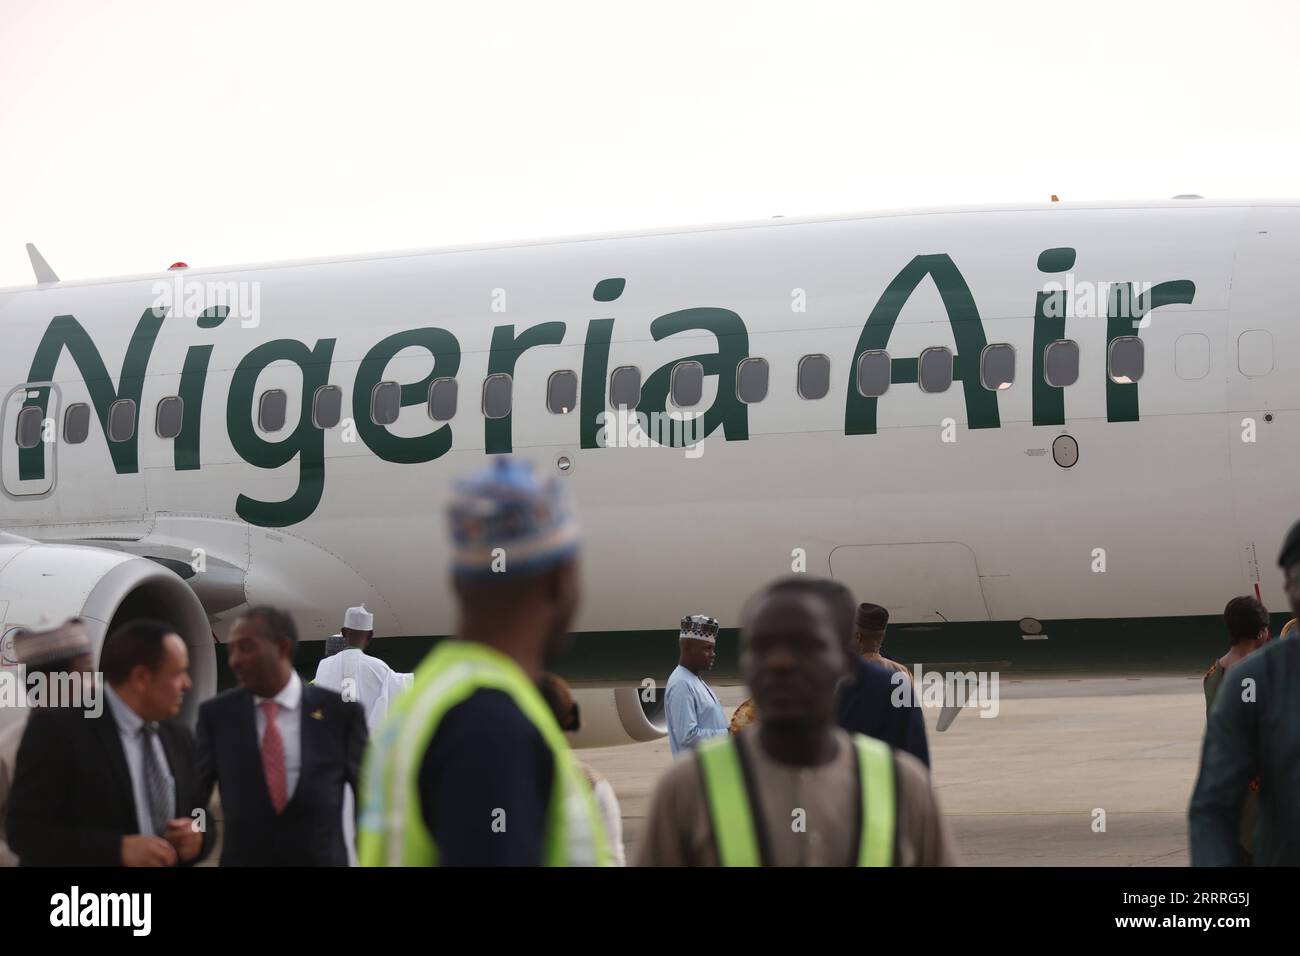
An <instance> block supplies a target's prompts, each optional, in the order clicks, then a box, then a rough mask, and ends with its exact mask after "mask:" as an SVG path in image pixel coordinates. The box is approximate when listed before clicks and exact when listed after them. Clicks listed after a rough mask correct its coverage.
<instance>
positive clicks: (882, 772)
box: [695, 734, 897, 866]
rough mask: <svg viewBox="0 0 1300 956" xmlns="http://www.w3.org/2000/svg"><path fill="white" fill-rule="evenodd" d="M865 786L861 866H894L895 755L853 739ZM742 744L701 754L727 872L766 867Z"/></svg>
mask: <svg viewBox="0 0 1300 956" xmlns="http://www.w3.org/2000/svg"><path fill="white" fill-rule="evenodd" d="M852 736H853V744H854V751H855V752H856V754H857V758H858V759H857V764H858V777H859V780H860V781H861V786H860V788H859V789H860V790H861V794H862V797H861V799H862V818H861V825H860V827H859V829H860V831H861V837H860V838H859V841H858V863H857V865H858V866H892V865H893V863H894V832H895V825H896V824H895V817H896V812H897V811H896V807H895V796H894V755H893V753H892V752H891V750H890V748H889V746H888V745H887V744H885V743H884V742H882V741H879V740H875V739H873V738H871V737H865V736H863V735H862V734H853V735H852ZM738 746H739V744H737V743H736V742H735V741H734V740H733V739H732V738H730V737H715V738H713V739H712V740H706V741H704V742H703V743H701V744H700V745H699V746H698V747H697V748H696V749H695V753H696V759H697V760H698V761H699V766H700V774H701V776H703V778H704V790H705V793H706V794H707V797H708V804H709V819H710V822H711V825H712V827H713V838H714V841H715V842H716V844H717V848H718V862H719V864H720V865H722V866H762V865H763V862H764V861H763V859H762V852H761V850H760V844H759V840H758V830H757V829H756V821H755V820H754V814H753V812H752V810H751V807H752V806H753V803H754V801H752V800H751V799H750V797H749V790H748V788H747V787H746V785H745V774H744V772H743V770H742V768H741V755H740V754H739V753H738V750H737V748H738Z"/></svg>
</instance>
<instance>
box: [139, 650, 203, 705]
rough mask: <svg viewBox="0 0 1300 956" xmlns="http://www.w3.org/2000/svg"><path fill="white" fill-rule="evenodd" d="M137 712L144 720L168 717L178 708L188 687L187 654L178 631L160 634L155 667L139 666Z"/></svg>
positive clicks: (188, 659)
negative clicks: (159, 660)
mask: <svg viewBox="0 0 1300 956" xmlns="http://www.w3.org/2000/svg"><path fill="white" fill-rule="evenodd" d="M132 677H133V678H134V679H139V680H140V681H141V683H140V685H139V689H140V710H141V713H140V716H141V717H143V718H144V719H145V720H170V719H171V718H173V717H175V716H176V715H177V714H179V713H180V712H181V704H183V703H184V702H185V694H186V692H187V691H188V690H189V689H190V687H191V686H192V685H191V682H190V655H189V651H188V650H186V648H185V642H184V641H183V640H181V638H180V635H178V634H168V635H167V636H166V637H164V638H163V659H162V663H161V664H159V665H158V668H157V670H154V671H150V670H149V669H148V668H147V667H139V668H137V669H136V672H135V674H133V675H132Z"/></svg>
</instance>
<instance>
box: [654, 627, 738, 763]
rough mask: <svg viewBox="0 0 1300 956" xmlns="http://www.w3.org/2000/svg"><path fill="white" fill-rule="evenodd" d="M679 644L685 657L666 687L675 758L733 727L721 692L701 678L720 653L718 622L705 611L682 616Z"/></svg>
mask: <svg viewBox="0 0 1300 956" xmlns="http://www.w3.org/2000/svg"><path fill="white" fill-rule="evenodd" d="M677 643H678V647H679V648H680V651H681V656H680V657H679V658H678V661H677V666H676V667H675V668H674V669H673V672H672V673H671V674H669V675H668V686H667V687H666V688H665V690H664V716H665V718H666V720H667V722H668V746H669V747H670V748H671V749H672V752H673V756H674V757H676V756H677V755H678V754H680V753H682V752H683V751H685V750H689V749H691V748H692V747H694V746H695V745H696V744H697V743H699V742H700V741H701V740H705V739H707V738H709V737H718V736H722V735H725V734H726V733H727V732H728V728H729V724H728V722H727V715H726V712H725V711H723V709H722V704H721V702H719V700H718V695H717V694H715V693H714V692H713V689H712V688H711V687H709V685H708V684H706V683H704V680H703V678H701V677H700V674H702V673H704V672H705V671H707V670H709V669H710V668H712V667H713V662H714V660H715V659H716V658H717V656H718V622H717V621H716V620H714V619H713V618H711V617H706V616H705V615H703V614H691V615H688V616H686V617H684V618H682V624H681V629H680V630H679V631H678V641H677Z"/></svg>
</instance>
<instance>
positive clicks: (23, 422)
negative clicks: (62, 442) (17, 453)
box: [16, 405, 42, 448]
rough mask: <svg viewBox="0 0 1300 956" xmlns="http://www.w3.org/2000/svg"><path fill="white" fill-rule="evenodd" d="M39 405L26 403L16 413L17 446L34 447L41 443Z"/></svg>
mask: <svg viewBox="0 0 1300 956" xmlns="http://www.w3.org/2000/svg"><path fill="white" fill-rule="evenodd" d="M41 415H42V413H41V407H40V406H39V405H28V406H27V407H26V408H24V409H23V410H22V411H20V412H19V413H18V434H17V436H16V437H17V439H18V447H19V448H35V447H36V446H37V445H39V444H40V443H41V421H42V419H41Z"/></svg>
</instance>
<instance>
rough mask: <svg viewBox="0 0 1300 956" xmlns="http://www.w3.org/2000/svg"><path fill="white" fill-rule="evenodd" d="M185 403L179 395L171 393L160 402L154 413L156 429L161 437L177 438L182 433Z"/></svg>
mask: <svg viewBox="0 0 1300 956" xmlns="http://www.w3.org/2000/svg"><path fill="white" fill-rule="evenodd" d="M184 412H185V403H184V402H183V401H182V400H181V399H180V397H179V396H176V395H171V396H168V397H167V398H164V399H163V400H162V401H160V402H159V403H158V411H157V413H156V414H155V415H154V431H156V432H157V433H158V437H159V438H175V437H176V436H177V435H179V434H180V433H181V419H182V418H183V417H184Z"/></svg>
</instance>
